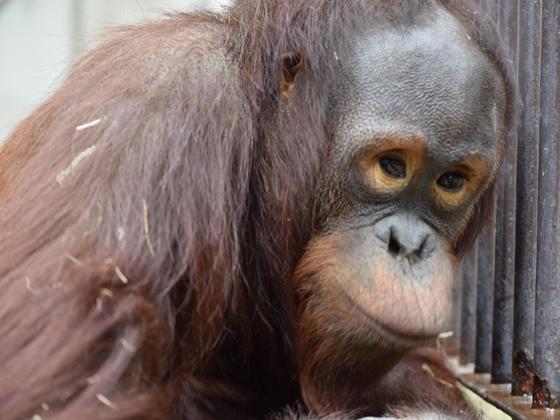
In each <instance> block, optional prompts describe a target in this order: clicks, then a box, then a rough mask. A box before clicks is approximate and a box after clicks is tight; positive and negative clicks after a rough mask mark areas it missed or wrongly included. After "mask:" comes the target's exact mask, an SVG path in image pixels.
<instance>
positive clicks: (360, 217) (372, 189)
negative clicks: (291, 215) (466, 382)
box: [318, 10, 505, 336]
mask: <svg viewBox="0 0 560 420" xmlns="http://www.w3.org/2000/svg"><path fill="white" fill-rule="evenodd" d="M340 60H341V66H342V71H343V74H344V76H343V79H342V81H341V83H340V86H339V88H338V90H337V91H336V94H335V107H334V109H333V115H336V116H338V118H337V119H336V120H335V125H334V128H333V149H332V153H331V161H330V165H331V167H330V168H329V174H344V175H343V177H340V176H339V175H331V176H328V177H327V178H326V182H325V184H324V186H323V189H324V190H325V191H338V192H339V193H340V195H339V196H337V195H332V194H330V195H329V196H328V200H327V202H323V203H321V204H322V207H320V211H321V214H319V217H318V218H319V220H321V221H322V225H321V226H318V227H319V229H320V230H321V231H323V232H326V231H333V230H338V229H340V228H342V229H352V230H354V231H355V235H359V236H364V237H365V238H368V239H367V240H365V239H364V240H363V241H358V242H357V243H354V242H353V243H352V253H356V254H357V255H360V256H361V255H362V254H364V253H365V255H364V258H363V260H364V264H368V263H366V262H365V261H368V260H369V259H368V258H367V255H368V254H369V253H373V252H375V253H376V254H377V253H382V254H384V255H382V256H381V257H380V256H377V257H376V258H373V257H372V258H371V260H375V261H373V262H372V264H373V265H376V264H377V265H379V259H380V258H381V260H382V261H385V260H386V261H387V263H388V264H389V265H390V266H391V267H392V268H391V269H390V271H391V272H394V273H398V277H399V278H400V280H399V281H401V282H402V281H405V282H407V284H408V285H405V286H402V285H399V287H403V288H404V290H405V291H403V292H402V293H404V294H407V293H408V294H415V293H419V289H422V287H427V288H436V289H439V288H445V289H448V290H450V288H451V284H450V283H451V276H452V270H451V268H450V267H447V265H448V264H446V263H447V261H446V260H449V258H447V254H448V252H449V251H450V247H449V245H450V243H452V241H453V240H454V239H455V238H456V236H457V235H458V234H460V230H461V228H462V227H463V226H464V224H465V223H466V221H467V219H468V216H469V215H470V211H472V208H473V205H474V203H475V202H476V200H477V199H478V198H479V196H480V194H481V193H482V192H483V191H484V189H485V188H486V187H487V186H488V183H489V181H490V180H491V178H493V176H494V173H495V168H496V166H497V163H498V162H497V148H498V139H499V137H500V133H501V131H502V128H503V121H504V103H505V99H504V98H505V91H504V86H503V82H502V80H501V78H500V75H499V74H498V72H497V70H496V69H495V67H494V65H493V64H492V63H491V62H490V61H489V60H488V59H487V58H486V57H485V56H484V54H483V53H482V52H481V51H480V49H479V48H478V47H477V46H476V45H475V44H474V43H473V42H472V41H471V40H470V39H469V38H468V37H467V35H466V33H465V32H464V30H463V29H462V27H461V26H460V24H459V23H458V22H457V21H456V20H455V19H454V18H453V17H451V16H450V15H448V14H447V13H446V12H443V11H441V10H438V11H437V12H436V15H435V17H434V16H420V17H418V20H417V21H416V22H415V24H414V26H413V27H411V28H409V29H408V30H406V31H403V30H402V28H393V27H391V26H390V25H389V24H388V23H381V24H380V25H376V28H375V29H372V30H371V31H370V32H369V33H366V34H364V35H363V36H361V37H359V38H357V39H356V42H355V44H354V48H353V50H352V51H349V52H348V54H345V55H341V59H340ZM323 197H325V196H324V195H323ZM325 214H326V215H325ZM322 216H323V217H322ZM365 231H368V233H367V234H366V233H364V232H365ZM367 242H374V243H375V244H374V243H368V244H367V246H366V245H365V244H366V243H367ZM376 247H377V248H380V249H377V250H376V251H373V250H372V249H374V248H376ZM436 262H437V266H436ZM403 270H404V271H403ZM369 271H371V270H369ZM394 273H393V274H394ZM440 274H441V275H440ZM443 274H445V275H443ZM366 277H368V276H366ZM409 277H410V278H409ZM436 277H437V278H440V277H441V281H442V282H444V283H446V284H437V282H436V281H435V280H434V279H435V278H436ZM352 281H353V282H357V283H361V282H366V283H370V284H371V282H372V281H373V282H374V283H375V282H378V281H379V280H377V279H368V280H366V279H364V278H354V279H353V280H352ZM383 284H384V286H386V287H395V286H391V285H390V284H386V282H385V281H383ZM371 289H372V290H376V289H377V290H379V289H378V288H376V287H374V286H371ZM415 289H416V290H415ZM406 290H408V292H407V291H406ZM362 291H363V290H362ZM372 293H373V292H372ZM442 295H445V293H442ZM356 297H357V298H358V300H359V299H360V297H359V296H358V295H356ZM394 298H395V302H399V301H400V302H402V301H403V298H402V297H400V296H394ZM426 298H428V296H426ZM406 301H407V299H405V302H406ZM372 305H374V304H373V303H372ZM425 306H431V305H430V302H429V300H426V301H420V302H411V303H410V306H409V307H408V308H406V309H408V310H409V311H410V312H412V313H416V314H417V315H421V314H422V313H423V312H424V311H425V310H424V309H423V307H425ZM438 306H440V307H441V308H442V310H444V311H448V306H449V305H448V303H447V302H441V301H439V302H438ZM364 309H365V310H366V311H368V312H370V313H372V309H371V308H364ZM402 309H405V308H402ZM429 311H430V312H431V313H432V314H434V308H430V310H429ZM375 312H377V311H376V310H375V308H373V313H372V315H374V318H377V319H379V318H381V319H380V320H379V321H381V323H383V324H386V323H390V324H391V325H393V326H394V328H395V329H396V330H400V331H402V332H404V333H406V335H416V334H418V335H421V336H425V335H433V334H435V333H437V331H438V329H441V328H444V326H445V321H446V317H447V314H446V313H442V314H434V315H433V316H432V319H431V320H427V319H426V317H427V315H426V316H425V317H416V319H417V322H416V323H415V322H414V321H412V320H409V319H408V318H409V317H403V319H402V320H395V319H394V318H390V319H383V317H384V315H382V314H379V315H376V314H375ZM381 312H383V313H386V311H385V310H383V311H381Z"/></svg>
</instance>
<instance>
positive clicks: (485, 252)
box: [474, 191, 496, 373]
mask: <svg viewBox="0 0 560 420" xmlns="http://www.w3.org/2000/svg"><path fill="white" fill-rule="evenodd" d="M494 195H495V191H494ZM493 202H494V204H493V205H492V209H491V213H490V215H491V216H490V220H489V221H488V223H487V224H486V225H485V226H484V228H483V229H482V232H481V234H480V236H479V238H478V261H477V263H478V265H477V270H476V271H477V274H476V277H477V282H476V290H477V299H476V357H475V362H474V364H475V372H477V373H488V372H490V369H491V367H492V300H493V294H494V246H495V239H496V230H495V222H496V205H495V202H496V200H495V199H494V201H493Z"/></svg>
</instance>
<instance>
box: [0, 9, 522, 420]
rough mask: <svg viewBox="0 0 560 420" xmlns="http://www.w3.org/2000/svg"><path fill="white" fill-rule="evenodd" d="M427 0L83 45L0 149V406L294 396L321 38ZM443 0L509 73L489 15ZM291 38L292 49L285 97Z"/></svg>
mask: <svg viewBox="0 0 560 420" xmlns="http://www.w3.org/2000/svg"><path fill="white" fill-rule="evenodd" d="M425 3H426V2H425V1H421V0H392V1H379V0H351V1H327V0H291V1H287V0H277V1H257V0H255V1H252V0H246V1H243V2H241V3H240V4H239V5H237V6H235V7H233V8H231V9H227V10H225V11H224V13H222V14H219V15H217V14H216V15H214V14H207V13H197V14H180V15H175V16H171V17H169V18H168V19H166V20H163V21H161V22H156V23H150V24H147V25H143V26H136V27H123V28H120V29H116V30H113V31H112V32H111V33H110V35H109V37H108V40H106V41H105V42H103V43H102V44H101V45H100V46H98V47H97V48H95V49H94V50H93V51H92V52H90V53H89V54H88V55H86V56H85V57H84V58H83V59H82V60H80V61H79V62H78V63H77V64H76V65H75V66H74V67H73V69H72V71H71V74H70V75H69V77H68V80H67V81H66V82H65V83H64V85H63V86H62V87H61V88H60V89H59V90H58V91H57V92H56V93H55V94H54V96H53V97H52V98H51V99H49V100H48V101H46V102H45V103H44V104H43V105H42V106H40V107H39V108H38V109H37V110H36V111H35V112H34V113H33V114H32V115H31V116H30V117H29V118H27V119H26V120H25V121H24V122H23V123H22V124H21V125H20V126H19V128H18V129H17V130H16V131H15V133H14V134H13V135H12V136H11V137H10V138H9V139H8V141H7V143H6V144H5V145H4V146H3V148H2V149H1V150H0V256H1V257H0V290H1V291H2V293H1V295H0V337H2V338H1V342H0V344H1V345H0V367H1V371H2V373H1V374H0V417H2V418H3V419H6V420H9V419H20V418H30V417H32V416H33V415H42V416H43V415H44V416H46V417H48V418H49V419H50V418H52V419H71V418H93V417H95V418H106V419H109V418H118V419H123V418H133V417H143V418H144V417H149V418H160V417H161V418H167V417H170V416H171V417H177V418H189V419H191V418H193V419H194V418H202V417H205V416H209V415H212V413H214V414H215V415H218V414H219V413H220V412H223V410H224V407H230V408H232V412H237V413H239V416H240V418H247V417H251V416H255V417H259V416H263V415H265V414H267V413H270V412H273V411H280V410H282V409H283V408H284V407H285V406H287V405H289V404H293V403H294V402H296V401H297V400H298V398H299V395H300V393H299V389H298V382H297V369H296V366H295V362H294V357H293V345H292V339H293V326H294V322H295V321H294V319H293V317H294V315H293V299H292V290H291V286H290V278H291V274H292V270H293V268H294V266H295V264H296V262H297V260H298V258H299V257H300V256H301V255H302V252H303V249H304V246H305V244H306V242H307V241H308V240H309V238H310V234H311V226H312V224H311V211H310V209H311V208H312V207H313V197H314V191H315V185H316V182H317V179H318V177H319V176H320V172H321V171H320V169H321V166H322V162H323V159H324V157H325V156H326V154H327V153H328V144H329V142H328V135H329V134H328V133H329V121H328V120H327V111H328V104H329V95H330V90H329V87H330V86H333V85H335V84H336V77H337V66H338V61H337V60H338V58H337V54H336V52H337V51H342V50H343V49H344V48H347V46H348V43H349V40H350V39H351V38H352V34H355V33H359V32H360V31H361V30H362V29H364V28H366V27H367V26H368V25H370V24H371V20H372V17H373V16H378V15H379V14H383V15H384V16H386V18H387V19H389V20H391V21H395V22H401V21H406V20H407V19H410V18H411V16H413V15H414V14H415V13H416V12H417V11H418V9H420V8H422V7H424V6H425ZM441 4H442V5H443V6H444V7H446V8H448V9H449V10H450V11H451V12H452V13H453V14H454V15H455V16H457V18H458V19H460V20H461V21H462V22H463V24H464V25H465V30H466V31H467V33H468V36H470V37H472V38H473V39H474V40H475V41H476V42H478V43H479V45H480V46H481V48H482V49H483V50H484V51H485V52H487V54H488V55H489V57H490V58H491V59H492V60H494V61H495V62H496V64H497V66H498V67H499V68H500V69H501V70H502V73H503V74H504V77H505V78H506V80H507V81H508V83H510V86H509V87H510V93H511V92H512V91H513V90H512V89H511V78H510V76H509V74H510V73H509V72H508V71H507V69H506V66H505V63H504V61H502V60H501V59H500V57H501V54H500V53H499V48H498V46H497V40H496V37H495V35H494V32H493V30H492V29H491V26H490V24H489V23H488V22H487V21H485V20H484V19H483V18H482V17H481V14H479V13H473V10H475V9H474V8H473V7H472V6H471V5H468V7H465V6H464V2H458V1H455V0H443V1H441ZM292 51H295V52H298V53H300V54H301V55H302V56H303V57H305V68H304V70H303V73H302V75H301V77H299V78H298V85H297V87H296V91H295V92H294V94H293V95H292V97H290V98H284V97H282V96H281V95H280V94H279V92H278V75H279V72H280V68H281V67H280V66H281V62H282V60H281V57H282V54H284V53H285V52H292ZM511 98H512V96H511V95H510V99H511ZM511 103H513V101H510V104H511ZM510 111H511V110H510ZM509 114H510V115H511V112H510V113H509ZM510 121H511V120H510ZM483 214H484V211H483V207H480V208H479V209H478V210H477V211H476V212H475V214H474V215H473V220H472V223H471V225H472V226H471V227H469V228H468V229H467V231H466V233H467V234H466V235H465V237H467V236H469V235H470V236H473V234H474V233H476V230H477V229H475V227H476V226H479V225H480V224H481V220H482V215H483Z"/></svg>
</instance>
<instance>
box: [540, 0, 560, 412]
mask: <svg viewBox="0 0 560 420" xmlns="http://www.w3.org/2000/svg"><path fill="white" fill-rule="evenodd" d="M559 37H560V4H559V3H558V0H543V9H542V58H541V59H542V64H541V91H540V92H541V102H540V105H541V122H540V165H539V168H540V171H539V172H540V173H539V223H538V238H539V242H538V250H537V261H538V263H537V294H536V308H537V311H536V314H535V318H536V319H535V370H536V376H535V384H534V390H533V407H538V408H544V407H547V408H560V264H559V262H558V259H559V258H560V203H559V199H560V164H559V162H560V141H559V136H560V117H559V113H560V60H559V56H560V41H559Z"/></svg>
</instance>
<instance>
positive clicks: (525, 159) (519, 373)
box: [512, 0, 541, 395]
mask: <svg viewBox="0 0 560 420" xmlns="http://www.w3.org/2000/svg"><path fill="white" fill-rule="evenodd" d="M519 16H520V19H519V50H518V57H519V73H518V74H519V93H520V97H521V101H522V102H523V112H522V114H521V119H520V129H519V137H518V145H517V216H516V218H517V222H516V229H515V231H516V238H515V294H514V319H513V325H514V336H513V384H512V392H513V394H514V395H523V394H526V393H530V392H531V391H532V372H531V370H530V369H531V365H532V360H533V352H534V334H535V329H534V325H535V280H536V263H537V211H538V207H537V205H538V193H537V185H538V158H539V146H538V145H539V112H540V105H539V89H540V69H539V66H538V64H539V63H540V58H541V44H540V39H541V36H540V34H541V1H540V0H523V1H520V2H519Z"/></svg>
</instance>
